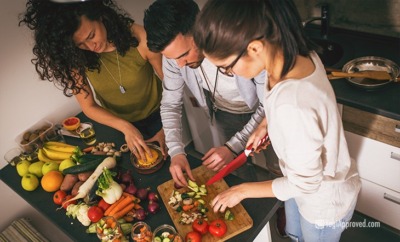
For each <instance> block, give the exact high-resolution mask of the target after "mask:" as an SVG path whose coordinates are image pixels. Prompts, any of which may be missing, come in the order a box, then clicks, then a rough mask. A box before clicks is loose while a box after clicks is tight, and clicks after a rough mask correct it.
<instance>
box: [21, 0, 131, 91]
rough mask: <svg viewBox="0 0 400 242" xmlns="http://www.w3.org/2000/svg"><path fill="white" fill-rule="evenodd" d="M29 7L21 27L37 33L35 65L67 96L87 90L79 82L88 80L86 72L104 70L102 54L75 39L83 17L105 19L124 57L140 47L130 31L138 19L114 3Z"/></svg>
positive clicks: (36, 3)
mask: <svg viewBox="0 0 400 242" xmlns="http://www.w3.org/2000/svg"><path fill="white" fill-rule="evenodd" d="M26 7H27V9H26V12H25V13H24V14H23V15H22V17H21V18H20V21H19V26H21V25H23V24H25V25H26V26H27V27H28V28H29V29H31V30H33V31H34V39H35V45H34V47H33V54H34V55H35V58H33V59H32V63H33V64H34V65H35V68H36V71H37V73H38V74H39V76H40V78H41V79H42V80H48V81H50V82H53V83H54V84H55V85H56V86H57V87H59V88H60V89H63V93H64V95H65V96H67V97H70V96H72V95H73V94H74V93H80V92H81V91H82V90H83V91H85V89H83V88H84V85H85V84H84V85H81V84H78V83H77V79H78V78H79V76H81V77H83V78H84V79H86V74H85V72H86V71H88V70H89V71H93V70H97V71H100V63H99V58H100V56H99V54H97V53H94V52H91V51H87V50H82V49H79V48H78V47H77V46H76V45H75V43H74V41H73V40H72V36H73V34H74V33H75V32H76V30H77V29H78V27H79V26H80V21H81V16H83V15H84V16H86V17H87V18H88V19H90V20H92V21H94V20H101V21H102V23H103V24H104V26H105V28H106V30H107V40H108V41H109V42H110V43H113V44H114V45H115V46H116V48H117V51H118V53H119V54H121V55H125V53H126V52H127V51H128V50H129V48H131V47H137V46H138V44H139V42H138V40H137V39H136V38H135V37H133V36H132V33H131V30H130V27H131V26H132V24H133V23H134V20H133V19H132V18H130V17H129V16H128V14H127V13H125V12H123V11H122V10H121V9H120V8H119V7H118V6H117V5H116V4H115V3H114V2H113V1H112V0H92V1H86V2H80V3H68V4H60V3H54V2H51V1H49V0H28V2H27V4H26ZM85 92H86V91H85Z"/></svg>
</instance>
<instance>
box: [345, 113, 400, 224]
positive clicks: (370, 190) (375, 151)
mask: <svg viewBox="0 0 400 242" xmlns="http://www.w3.org/2000/svg"><path fill="white" fill-rule="evenodd" d="M343 125H344V129H345V136H346V140H347V144H348V147H349V152H350V156H351V157H352V158H354V159H355V160H356V161H357V167H358V171H359V174H360V177H361V182H362V187H361V192H360V194H359V196H358V201H357V206H356V210H357V211H359V212H361V213H363V214H366V215H368V216H370V217H372V218H374V219H377V220H379V221H381V222H383V223H385V224H387V225H389V226H392V227H394V228H396V229H400V130H399V129H398V127H399V125H400V121H398V120H394V119H390V118H387V117H383V116H380V115H376V114H372V113H368V112H364V111H361V110H358V109H354V108H350V107H347V106H343Z"/></svg>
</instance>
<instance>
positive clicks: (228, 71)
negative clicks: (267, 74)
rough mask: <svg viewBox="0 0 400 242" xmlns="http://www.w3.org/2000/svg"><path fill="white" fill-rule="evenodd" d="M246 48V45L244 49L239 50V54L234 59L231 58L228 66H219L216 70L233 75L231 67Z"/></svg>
mask: <svg viewBox="0 0 400 242" xmlns="http://www.w3.org/2000/svg"><path fill="white" fill-rule="evenodd" d="M246 50H247V47H246V49H244V50H242V52H240V54H239V55H238V56H237V57H236V59H235V60H233V61H232V63H231V64H229V65H228V66H226V67H223V66H219V67H218V71H219V72H221V73H222V74H224V75H227V76H229V77H233V75H234V73H233V71H232V69H233V67H234V66H235V65H236V63H237V62H238V61H239V59H240V58H241V57H242V55H243V54H244V53H245V52H246Z"/></svg>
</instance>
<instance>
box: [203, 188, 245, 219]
mask: <svg viewBox="0 0 400 242" xmlns="http://www.w3.org/2000/svg"><path fill="white" fill-rule="evenodd" d="M245 198H246V197H245V191H243V186H242V185H237V186H233V187H231V188H229V189H228V190H225V191H223V192H221V193H220V194H218V195H217V196H216V197H215V198H214V199H213V200H212V201H211V207H212V209H213V211H214V213H217V212H225V209H226V208H232V207H234V206H236V205H237V204H238V203H240V202H241V201H242V200H243V199H245Z"/></svg>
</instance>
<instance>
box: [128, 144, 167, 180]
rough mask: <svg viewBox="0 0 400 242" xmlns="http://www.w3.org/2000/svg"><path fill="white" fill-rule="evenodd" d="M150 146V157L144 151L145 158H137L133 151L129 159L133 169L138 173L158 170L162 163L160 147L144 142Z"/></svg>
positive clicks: (149, 172)
mask: <svg viewBox="0 0 400 242" xmlns="http://www.w3.org/2000/svg"><path fill="white" fill-rule="evenodd" d="M146 144H147V146H148V147H149V148H150V152H151V154H152V157H150V156H148V154H147V153H146V160H142V159H138V158H137V157H136V156H135V155H134V154H133V153H131V154H130V160H131V163H132V165H133V167H134V168H135V170H136V171H137V172H138V173H140V174H151V173H154V172H156V171H158V170H159V169H160V168H161V167H162V166H163V164H164V160H163V156H162V153H161V148H160V147H159V146H157V145H155V144H153V143H146Z"/></svg>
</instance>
